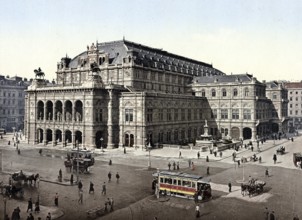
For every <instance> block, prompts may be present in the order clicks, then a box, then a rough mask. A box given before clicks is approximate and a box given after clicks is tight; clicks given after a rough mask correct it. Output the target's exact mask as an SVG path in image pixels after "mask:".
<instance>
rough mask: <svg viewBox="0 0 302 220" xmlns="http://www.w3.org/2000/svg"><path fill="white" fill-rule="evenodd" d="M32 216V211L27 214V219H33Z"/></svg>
mask: <svg viewBox="0 0 302 220" xmlns="http://www.w3.org/2000/svg"><path fill="white" fill-rule="evenodd" d="M34 219H35V218H34V216H33V214H32V213H29V215H28V216H27V220H34Z"/></svg>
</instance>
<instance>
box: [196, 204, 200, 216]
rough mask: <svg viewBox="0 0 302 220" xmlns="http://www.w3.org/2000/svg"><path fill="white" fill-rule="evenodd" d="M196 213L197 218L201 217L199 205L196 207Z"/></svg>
mask: <svg viewBox="0 0 302 220" xmlns="http://www.w3.org/2000/svg"><path fill="white" fill-rule="evenodd" d="M195 215H196V218H199V217H200V208H199V205H196V208H195Z"/></svg>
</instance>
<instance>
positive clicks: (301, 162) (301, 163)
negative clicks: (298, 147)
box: [293, 153, 302, 168]
mask: <svg viewBox="0 0 302 220" xmlns="http://www.w3.org/2000/svg"><path fill="white" fill-rule="evenodd" d="M293 162H294V165H295V166H296V167H299V168H302V153H294V154H293Z"/></svg>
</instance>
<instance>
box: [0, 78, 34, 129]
mask: <svg viewBox="0 0 302 220" xmlns="http://www.w3.org/2000/svg"><path fill="white" fill-rule="evenodd" d="M29 84H30V81H27V79H22V78H21V77H18V76H15V77H4V76H1V75H0V128H4V129H5V130H6V131H8V132H12V131H20V130H23V129H24V111H25V109H24V108H25V104H24V97H25V90H26V89H27V87H28V85H29Z"/></svg>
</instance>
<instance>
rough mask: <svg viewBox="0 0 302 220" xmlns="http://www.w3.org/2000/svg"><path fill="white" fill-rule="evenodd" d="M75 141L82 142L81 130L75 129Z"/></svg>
mask: <svg viewBox="0 0 302 220" xmlns="http://www.w3.org/2000/svg"><path fill="white" fill-rule="evenodd" d="M75 143H76V145H77V144H82V132H81V131H76V133H75Z"/></svg>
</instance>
